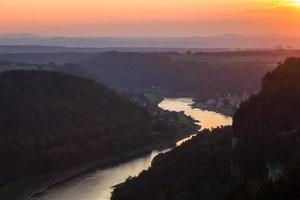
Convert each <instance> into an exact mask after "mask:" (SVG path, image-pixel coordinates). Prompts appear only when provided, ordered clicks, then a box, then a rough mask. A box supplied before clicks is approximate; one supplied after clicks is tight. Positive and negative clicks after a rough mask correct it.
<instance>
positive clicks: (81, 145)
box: [0, 71, 176, 184]
mask: <svg viewBox="0 0 300 200" xmlns="http://www.w3.org/2000/svg"><path fill="white" fill-rule="evenodd" d="M0 109H1V112H0V144H1V145H0V163H1V166H0V184H3V183H6V182H7V181H9V180H13V179H16V178H20V177H22V176H23V175H25V174H27V175H28V174H36V173H43V172H49V171H53V170H58V169H62V168H67V167H70V166H74V165H77V164H83V163H85V162H88V161H90V160H93V159H99V158H104V157H106V156H110V155H115V154H119V153H122V152H126V151H128V150H132V149H135V148H139V147H142V146H143V145H145V144H151V143H154V142H156V143H157V142H159V141H163V140H165V139H168V138H172V137H175V136H176V129H174V128H173V127H171V126H169V125H166V124H165V123H163V122H162V121H159V120H156V119H154V118H153V117H152V116H151V115H150V114H149V113H148V111H147V110H145V108H143V107H140V106H138V105H136V104H134V103H132V102H131V101H129V100H127V99H126V98H125V97H123V96H120V95H118V94H116V93H115V92H113V91H112V90H110V89H107V88H106V87H104V86H103V85H101V84H99V83H96V82H94V81H92V80H88V79H81V78H77V77H74V76H70V75H66V74H62V73H59V72H49V71H48V72H47V71H10V72H5V73H1V74H0ZM154 133H155V134H154Z"/></svg>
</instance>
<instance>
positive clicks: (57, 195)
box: [31, 98, 232, 200]
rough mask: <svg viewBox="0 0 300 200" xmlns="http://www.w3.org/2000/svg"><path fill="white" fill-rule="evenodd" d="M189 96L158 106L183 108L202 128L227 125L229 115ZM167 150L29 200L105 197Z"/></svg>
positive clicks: (60, 186) (107, 169)
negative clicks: (205, 107)
mask: <svg viewBox="0 0 300 200" xmlns="http://www.w3.org/2000/svg"><path fill="white" fill-rule="evenodd" d="M192 103H193V101H192V99H191V98H165V99H164V100H163V101H162V102H161V103H160V104H159V106H160V107H161V108H162V109H165V110H170V111H178V112H180V111H183V112H184V113H185V114H186V115H189V116H191V117H193V118H194V119H195V120H197V121H199V124H200V125H201V126H202V129H203V128H214V127H217V126H221V125H231V123H232V118H230V117H226V116H223V115H221V114H219V113H216V112H211V111H205V110H201V109H194V108H192V107H191V106H190V105H191V104H192ZM188 139H190V137H188V138H186V139H184V140H181V141H178V142H177V145H181V144H182V142H183V141H186V140H188ZM169 150H170V149H165V150H154V151H152V152H151V153H150V154H148V155H145V156H143V157H141V158H136V159H132V160H130V161H127V162H124V163H121V164H118V165H116V166H113V167H108V168H105V169H99V170H96V171H94V172H92V173H89V174H84V175H82V176H79V177H77V178H74V179H72V180H70V181H68V182H65V183H63V184H60V185H58V186H56V187H54V188H51V189H49V190H47V191H45V192H44V193H43V194H42V195H39V196H38V197H34V198H31V199H32V200H33V199H34V200H109V199H110V197H111V192H112V190H113V189H112V187H113V186H115V185H117V184H119V183H122V182H124V181H125V180H126V179H127V178H128V177H129V176H137V175H138V174H139V173H140V172H141V171H143V170H146V169H148V168H149V167H150V165H151V161H152V160H153V158H154V157H155V156H157V155H158V154H159V153H164V152H167V151H169Z"/></svg>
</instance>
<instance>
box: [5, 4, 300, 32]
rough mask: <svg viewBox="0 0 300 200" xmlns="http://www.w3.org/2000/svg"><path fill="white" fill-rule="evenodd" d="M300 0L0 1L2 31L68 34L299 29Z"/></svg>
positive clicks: (292, 30) (295, 30)
mask: <svg viewBox="0 0 300 200" xmlns="http://www.w3.org/2000/svg"><path fill="white" fill-rule="evenodd" d="M299 25H300V0H299V1H297V0H211V1H209V0H0V32H3V33H8V32H9V33H11V32H27V33H35V34H41V35H66V36H195V35H215V34H223V33H246V34H269V33H280V34H287V35H298V34H300V26H299Z"/></svg>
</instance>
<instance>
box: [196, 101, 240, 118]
mask: <svg viewBox="0 0 300 200" xmlns="http://www.w3.org/2000/svg"><path fill="white" fill-rule="evenodd" d="M192 108H198V109H201V110H207V111H212V112H216V113H219V114H222V115H224V116H227V117H233V115H234V113H235V111H236V109H233V108H229V107H221V108H219V107H215V106H209V105H204V104H200V103H195V104H193V105H192Z"/></svg>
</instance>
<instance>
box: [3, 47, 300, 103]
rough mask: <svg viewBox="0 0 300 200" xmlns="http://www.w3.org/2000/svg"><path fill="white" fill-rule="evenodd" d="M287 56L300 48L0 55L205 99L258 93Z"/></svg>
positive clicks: (123, 85) (115, 84) (109, 82)
mask: <svg viewBox="0 0 300 200" xmlns="http://www.w3.org/2000/svg"><path fill="white" fill-rule="evenodd" d="M288 56H300V51H297V50H278V51H233V52H214V53H204V52H197V53H191V52H187V53H175V52H173V53H172V52H168V53H167V52H164V53H162V52H160V53H159V52H156V53H141V52H139V53H138V52H115V51H112V52H102V53H79V52H77V53H74V52H63V53H16V54H14V53H11V54H2V55H0V59H1V60H6V61H10V62H13V63H28V64H33V65H35V64H47V65H48V64H49V63H55V64H56V65H64V64H65V63H75V64H77V65H79V66H78V68H80V71H82V72H85V73H83V74H91V75H92V77H90V78H92V79H94V80H96V81H99V82H101V83H103V84H105V85H106V86H108V87H112V88H114V89H130V90H142V91H147V92H152V93H157V94H159V95H164V96H176V95H177V96H192V97H195V98H197V99H199V100H200V101H202V100H204V101H206V100H207V99H209V98H215V97H216V96H224V95H227V94H232V95H237V96H242V95H243V94H244V93H245V92H246V93H247V94H250V93H255V92H258V91H259V88H260V83H261V79H262V77H263V75H264V74H265V73H267V72H268V71H270V70H272V69H274V66H276V64H277V63H278V62H279V61H281V60H283V59H285V58H286V57H288Z"/></svg>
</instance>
